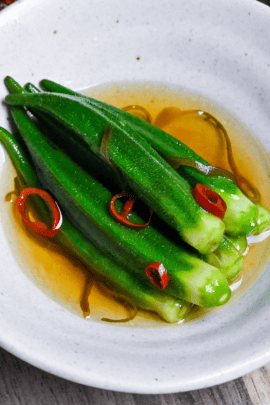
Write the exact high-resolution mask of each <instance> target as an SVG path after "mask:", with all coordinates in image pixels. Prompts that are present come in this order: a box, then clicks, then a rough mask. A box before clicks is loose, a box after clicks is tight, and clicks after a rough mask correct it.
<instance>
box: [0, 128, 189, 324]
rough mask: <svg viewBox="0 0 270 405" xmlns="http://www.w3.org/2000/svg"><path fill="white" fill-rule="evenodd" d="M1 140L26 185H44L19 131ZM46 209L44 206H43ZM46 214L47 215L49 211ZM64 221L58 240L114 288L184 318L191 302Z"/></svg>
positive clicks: (1, 134) (2, 134) (167, 315)
mask: <svg viewBox="0 0 270 405" xmlns="http://www.w3.org/2000/svg"><path fill="white" fill-rule="evenodd" d="M0 142H1V143H2V145H3V146H4V148H5V149H6V151H7V153H8V155H9V157H10V159H11V161H12V163H13V165H14V167H15V169H16V171H17V174H18V176H19V178H20V180H21V181H22V183H23V185H24V187H39V188H40V187H42V186H41V183H40V181H39V179H38V176H37V173H36V169H35V167H34V165H33V162H32V161H31V160H30V157H29V155H28V153H27V152H26V150H25V148H24V146H23V144H22V142H21V140H20V139H19V134H15V135H14V134H11V133H9V132H8V131H7V130H5V129H4V128H0ZM39 208H41V210H43V207H42V206H41V207H39ZM39 211H40V210H39ZM43 214H44V215H47V214H48V213H47V211H45V212H44V210H43ZM63 217H64V218H63V223H62V226H61V228H60V231H59V233H58V234H57V235H56V236H55V241H56V243H58V244H59V245H60V246H62V247H63V248H65V249H67V250H68V251H69V252H70V253H72V254H74V255H75V256H76V257H78V258H79V259H80V260H81V261H82V262H83V263H85V264H86V265H87V266H89V268H90V270H91V271H93V272H94V273H95V274H97V275H99V276H100V277H101V278H102V279H103V280H104V281H105V282H106V283H107V284H108V285H109V286H110V287H111V288H112V289H113V290H114V291H117V292H119V293H120V294H123V295H124V296H126V297H127V298H128V299H130V300H131V302H132V303H133V304H134V305H136V306H137V307H138V308H141V309H144V310H151V311H154V312H156V313H157V314H159V315H160V317H161V318H162V319H164V320H165V321H167V322H171V323H172V322H177V321H179V320H182V319H184V318H185V317H186V316H187V314H188V313H189V311H190V308H191V305H190V304H189V303H187V302H185V301H183V300H179V299H176V298H173V297H171V296H169V295H168V294H166V292H164V291H163V292H161V291H159V290H157V289H155V288H154V287H153V286H151V285H147V284H146V283H143V282H141V281H139V280H137V278H136V277H134V276H132V275H131V274H130V273H129V272H128V271H127V270H126V269H125V268H124V267H123V266H121V265H119V264H118V263H116V262H115V261H114V260H113V259H111V258H110V257H108V256H106V255H104V254H103V253H102V252H101V251H100V250H99V249H97V248H95V247H94V246H93V244H92V243H91V242H90V241H89V239H87V238H86V237H85V236H84V235H83V234H82V232H80V231H79V230H78V229H77V228H76V227H75V226H74V225H73V224H72V223H71V222H70V221H69V219H68V218H67V217H66V216H65V214H63Z"/></svg>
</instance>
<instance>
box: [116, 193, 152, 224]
mask: <svg viewBox="0 0 270 405" xmlns="http://www.w3.org/2000/svg"><path fill="white" fill-rule="evenodd" d="M121 197H129V199H128V201H127V202H126V203H125V205H124V207H123V209H122V211H121V212H120V213H119V212H117V211H116V208H115V201H116V200H117V199H118V198H121ZM135 200H136V197H134V196H133V195H131V194H128V193H121V194H116V195H115V196H113V198H112V199H111V202H110V211H111V213H112V215H113V216H114V217H115V218H116V219H117V220H118V221H119V222H120V223H121V224H123V225H126V226H131V227H132V228H145V227H146V226H148V225H149V223H150V221H151V217H152V213H153V210H152V209H150V218H149V220H148V221H147V222H146V223H145V224H134V223H133V222H130V221H129V220H128V219H127V216H128V214H129V213H130V212H131V210H132V208H133V205H134V203H135Z"/></svg>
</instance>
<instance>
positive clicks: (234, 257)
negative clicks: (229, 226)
mask: <svg viewBox="0 0 270 405" xmlns="http://www.w3.org/2000/svg"><path fill="white" fill-rule="evenodd" d="M247 246H248V245H247V240H246V238H245V236H238V237H228V236H225V237H224V238H223V241H222V244H221V245H220V247H219V248H218V249H217V250H216V251H215V252H212V253H209V254H208V255H205V256H204V260H205V261H206V262H207V263H209V264H212V265H213V266H215V267H217V268H219V269H220V271H221V272H222V274H224V276H225V277H226V278H227V280H228V281H231V280H233V279H234V278H236V277H237V276H238V274H239V273H240V272H241V271H242V270H243V263H244V253H245V251H246V249H247Z"/></svg>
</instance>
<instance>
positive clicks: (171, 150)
mask: <svg viewBox="0 0 270 405" xmlns="http://www.w3.org/2000/svg"><path fill="white" fill-rule="evenodd" d="M41 87H42V88H43V89H44V90H46V91H49V92H55V93H62V94H69V95H73V96H77V97H82V98H83V99H84V100H85V101H86V102H87V103H89V105H91V106H93V107H95V108H97V109H100V110H101V111H102V112H103V114H109V115H111V116H114V117H115V118H116V119H118V120H119V121H121V122H122V123H123V124H126V125H129V126H130V127H131V128H133V130H134V131H138V132H139V133H140V136H142V137H144V138H145V139H146V140H147V141H148V142H149V143H150V144H151V145H152V146H153V148H155V149H156V150H157V151H158V152H159V153H160V154H161V155H162V156H163V157H164V158H165V159H168V158H169V159H171V158H188V159H192V160H193V161H196V162H198V163H199V164H202V165H204V166H210V164H209V163H208V162H207V161H206V160H204V159H203V158H201V157H200V156H199V155H198V154H196V153H195V152H194V151H193V150H191V149H190V148H189V147H188V146H186V145H185V144H183V143H182V142H181V141H179V140H178V139H176V138H174V137H172V136H170V135H169V134H167V133H166V132H164V131H163V130H161V129H158V128H156V127H154V126H153V125H152V124H150V123H148V122H145V121H143V120H141V119H140V118H138V117H136V116H133V115H131V114H129V113H127V112H125V111H122V110H120V109H118V108H115V107H113V106H111V105H108V104H106V103H104V102H100V101H98V100H94V99H92V98H90V97H87V96H84V95H82V94H80V93H76V92H74V91H72V90H70V89H68V88H66V87H64V86H61V85H59V84H57V83H55V82H52V81H50V80H42V81H41ZM176 170H177V171H178V172H179V174H180V175H181V176H183V177H184V178H185V179H186V180H187V181H188V182H189V183H190V185H191V186H192V187H194V186H195V185H196V183H202V184H204V185H206V186H208V187H210V188H212V189H213V190H214V191H216V192H217V193H218V194H220V195H221V196H222V198H223V199H224V201H225V202H226V204H227V211H226V214H225V217H224V219H223V221H224V223H225V226H226V232H227V233H229V234H231V235H234V236H237V235H245V236H246V235H249V234H258V233H260V229H262V227H261V226H260V224H258V223H257V220H258V207H257V206H256V205H255V204H253V203H252V202H251V201H250V200H249V199H248V198H247V197H246V196H245V195H244V194H243V193H242V192H241V190H240V189H239V188H238V187H237V186H236V185H235V184H234V183H233V182H232V181H230V180H229V179H227V178H224V177H222V176H216V177H210V176H206V175H205V174H204V173H201V172H200V171H198V170H196V169H195V168H192V167H186V166H179V168H178V169H176ZM264 220H265V222H264V228H263V229H264V230H265V229H269V227H270V215H268V216H267V215H265V216H264Z"/></svg>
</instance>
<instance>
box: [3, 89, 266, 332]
mask: <svg viewBox="0 0 270 405" xmlns="http://www.w3.org/2000/svg"><path fill="white" fill-rule="evenodd" d="M86 94H87V95H89V96H91V97H93V98H96V99H99V100H101V101H105V102H107V103H109V104H112V105H115V106H116V107H119V108H123V107H125V106H129V105H139V106H142V107H143V108H145V109H146V110H147V111H148V112H149V113H150V115H151V117H152V119H153V122H155V120H156V121H157V124H158V126H161V127H162V129H164V130H165V131H166V132H168V133H170V134H171V135H173V136H175V137H176V138H178V139H180V140H181V141H183V142H184V143H186V144H187V145H188V146H189V147H190V148H192V149H193V150H195V152H197V153H198V154H199V155H201V156H202V157H203V158H205V159H206V160H208V161H209V162H210V163H211V164H212V165H213V166H219V167H220V166H222V167H223V168H224V169H226V170H230V167H229V166H228V161H227V158H226V154H225V153H224V150H225V143H224V140H223V139H222V137H220V136H217V129H216V128H215V126H214V125H213V124H212V123H210V122H207V120H202V119H200V117H198V115H197V116H195V115H184V116H183V117H181V119H177V115H178V114H179V111H180V112H181V111H183V110H193V109H195V110H202V111H207V112H210V113H211V114H212V115H213V116H214V117H215V118H217V119H218V120H219V121H221V122H222V124H223V125H224V127H225V128H226V130H227V132H228V133H229V137H230V140H231V142H232V146H233V151H234V158H235V161H236V164H237V166H238V168H240V169H241V172H242V173H243V174H244V175H245V177H247V178H248V179H249V181H251V183H252V184H254V185H256V186H257V187H258V188H259V190H260V192H261V195H262V200H263V202H264V203H265V205H266V206H267V196H268V195H269V190H270V184H269V174H270V171H269V160H268V157H267V155H266V152H265V151H264V149H263V148H262V147H261V145H260V143H258V141H257V140H256V138H254V136H253V134H252V133H251V132H250V131H249V130H248V129H247V128H246V127H245V126H244V125H243V124H242V123H241V122H239V120H237V118H236V117H234V116H233V115H232V114H230V113H229V112H228V111H225V110H224V109H222V108H221V107H219V106H217V105H216V104H215V103H213V102H212V101H211V100H209V99H207V98H205V97H203V96H201V95H198V94H194V93H190V92H187V91H186V90H184V89H182V88H179V87H175V86H169V85H164V84H157V83H149V82H147V83H144V82H138V83H136V82H132V83H128V82H121V83H112V84H106V85H100V86H96V87H93V88H90V89H89V90H88V91H87V92H86ZM171 107H174V108H173V109H172V108H171ZM166 108H170V109H171V111H170V114H171V115H172V114H175V119H171V118H172V117H169V118H170V119H168V114H167V116H166V114H165V115H164V114H163V117H162V116H160V112H161V111H162V110H164V109H166ZM137 113H138V111H137ZM139 115H140V114H139ZM254 168H256V170H254ZM15 177H16V172H15V170H14V168H13V167H12V165H11V162H10V161H9V159H7V160H6V163H5V170H4V172H3V177H2V184H3V187H2V190H1V195H2V197H1V198H2V201H4V199H5V195H7V194H8V193H10V192H11V191H12V190H13V181H14V178H15ZM12 200H14V196H12ZM14 207H15V204H14V203H13V204H12V203H11V202H5V203H4V204H2V206H1V216H2V222H3V226H4V229H5V231H6V233H7V234H8V235H9V240H11V241H12V244H11V249H12V251H13V254H14V258H15V260H16V261H17V262H18V263H19V265H20V266H21V268H22V270H23V271H24V272H25V274H26V275H27V276H28V277H30V278H31V279H32V281H33V282H34V283H35V284H37V285H38V286H39V288H41V289H42V290H43V291H44V292H45V293H46V294H48V295H49V296H50V297H51V298H52V299H54V300H56V301H57V302H58V303H59V304H60V305H62V306H63V307H64V308H66V309H68V310H69V311H72V312H73V313H76V314H77V315H79V316H81V317H82V316H83V314H82V309H81V307H80V303H82V307H83V310H84V315H85V316H87V317H90V319H91V320H94V321H99V320H100V319H101V318H110V319H121V318H126V317H127V310H126V308H124V307H123V306H122V305H121V304H119V303H118V302H117V301H115V300H113V299H112V298H111V296H106V294H104V291H101V290H100V288H98V285H97V284H96V283H95V282H94V283H93V285H91V283H89V272H88V269H87V268H86V267H85V266H84V265H83V264H82V263H81V262H80V261H79V260H77V259H75V258H74V257H71V256H70V255H68V254H67V253H66V252H63V251H62V249H61V248H60V247H58V246H56V245H55V244H54V243H53V241H48V240H47V239H45V240H44V238H36V237H35V236H34V235H33V234H31V233H30V232H29V230H27V229H26V227H25V226H22V221H21V219H20V218H19V215H18V214H17V211H16V209H15V208H14ZM268 208H269V206H268ZM14 219H15V220H14ZM269 239H270V238H269ZM269 246H270V241H269V240H265V241H263V242H261V243H259V244H257V245H254V246H252V247H251V248H250V251H249V253H248V255H247V256H246V257H245V264H244V272H243V273H242V274H241V276H239V278H238V279H237V280H235V281H234V282H233V287H232V289H235V291H233V296H232V299H231V300H233V299H235V298H237V297H238V296H240V295H241V294H242V293H243V292H244V291H245V290H246V289H247V288H249V286H250V285H251V284H252V283H253V282H254V281H255V280H256V279H257V277H258V276H259V274H260V272H261V270H262V269H263V267H264V266H265V264H266V262H267V260H268V257H269V253H268V252H269ZM87 283H88V284H87ZM236 287H237V288H236ZM90 290H91V293H90V296H89V300H87V298H86V297H87V295H88V293H89V291H90ZM221 308H222V307H221ZM221 308H218V309H211V310H202V309H200V308H196V309H195V310H194V311H193V312H192V314H191V315H190V316H189V318H188V320H189V321H192V320H194V319H197V318H198V317H201V316H206V315H207V314H209V313H212V312H214V311H216V310H221ZM89 309H90V312H91V313H90V316H89ZM185 323H186V322H184V324H185ZM117 325H120V326H125V327H127V326H137V327H152V326H158V327H168V326H173V325H168V324H167V323H166V322H163V321H161V320H160V318H159V317H158V316H157V315H155V314H152V313H150V312H147V311H139V312H138V314H137V316H136V318H135V319H133V320H132V321H129V322H128V323H123V324H117ZM174 325H175V324H174Z"/></svg>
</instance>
